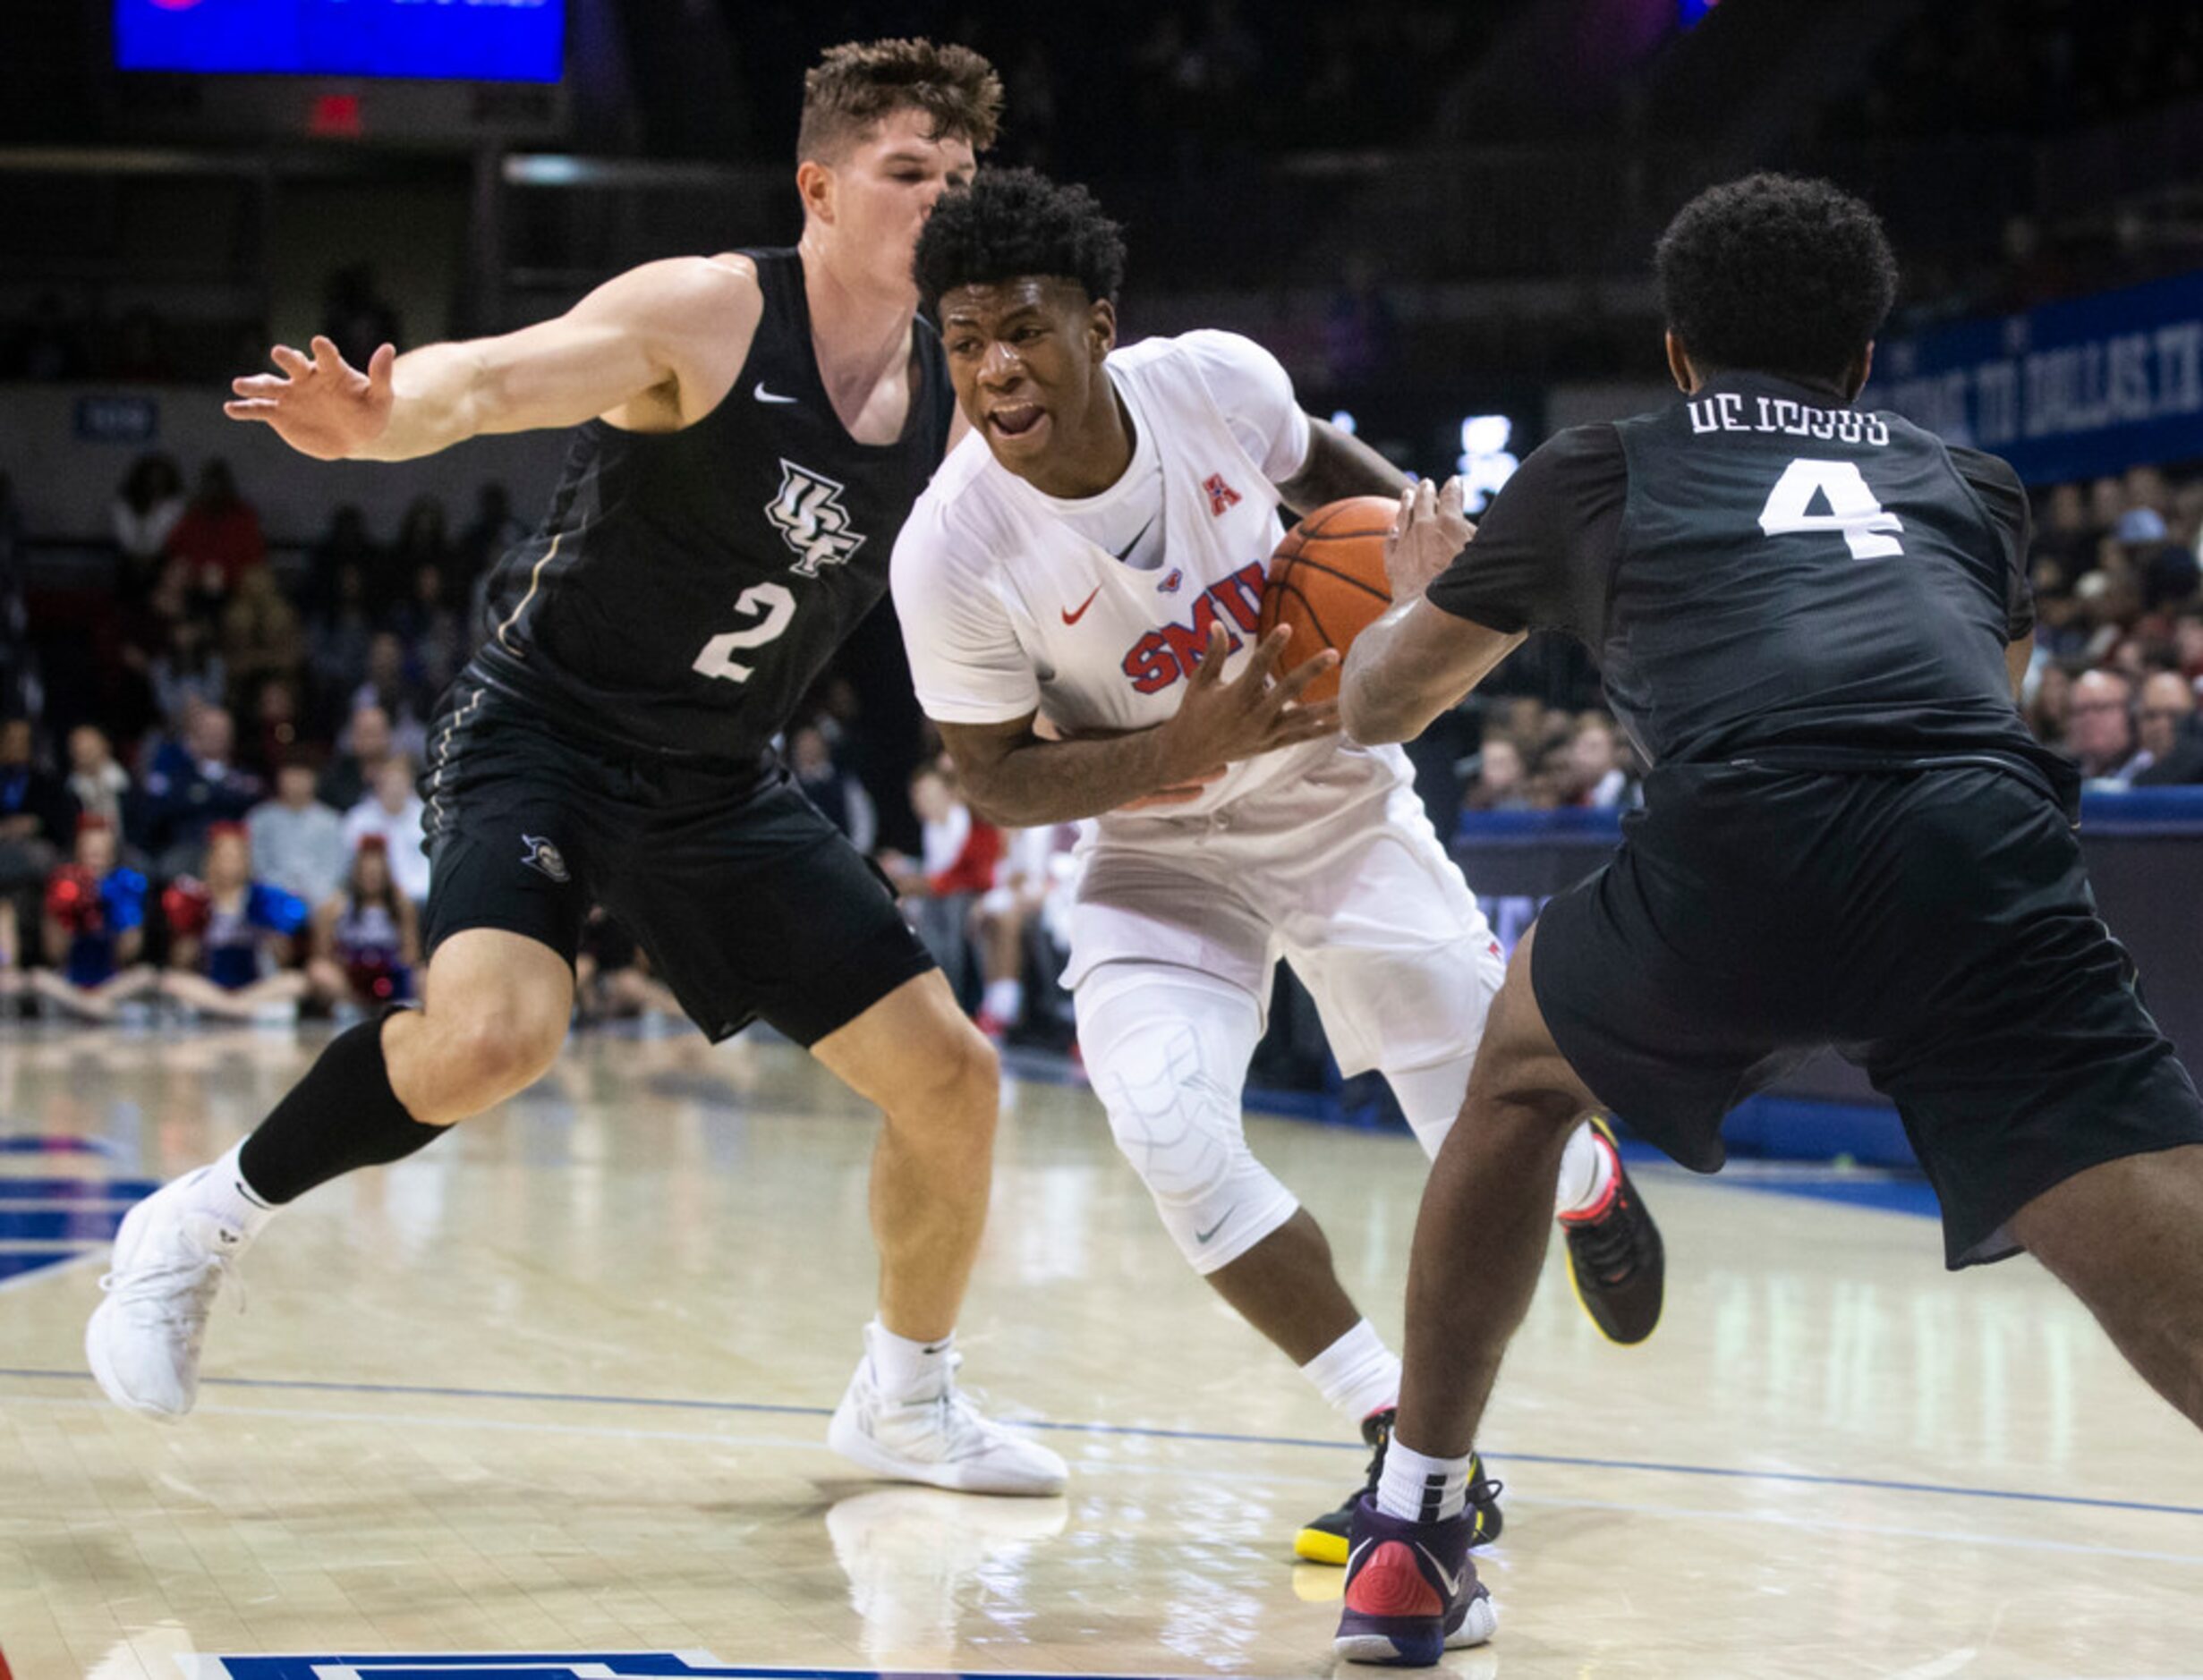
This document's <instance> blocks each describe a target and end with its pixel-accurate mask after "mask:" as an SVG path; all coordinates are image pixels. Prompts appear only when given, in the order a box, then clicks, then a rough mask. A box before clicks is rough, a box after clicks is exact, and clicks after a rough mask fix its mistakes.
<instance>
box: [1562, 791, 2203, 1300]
mask: <svg viewBox="0 0 2203 1680" xmlns="http://www.w3.org/2000/svg"><path fill="white" fill-rule="evenodd" d="M1530 967H1531V974H1530V981H1531V986H1532V988H1533V990H1534V991H1535V994H1536V997H1537V1001H1538V1005H1539V1007H1540V1009H1541V1010H1542V1012H1543V1013H1544V1018H1545V1022H1546V1024H1547V1025H1548V1027H1549V1028H1550V1029H1551V1031H1552V1036H1553V1039H1554V1041H1555V1042H1556V1043H1557V1044H1558V1045H1559V1046H1560V1048H1561V1054H1562V1055H1563V1056H1566V1057H1567V1058H1568V1061H1569V1065H1571V1066H1573V1067H1574V1068H1575V1070H1576V1071H1577V1073H1578V1075H1579V1076H1581V1078H1582V1079H1583V1081H1584V1082H1585V1083H1586V1085H1588V1086H1589V1087H1590V1088H1591V1090H1592V1091H1593V1093H1594V1094H1595V1095H1596V1096H1597V1098H1598V1099H1599V1100H1600V1101H1601V1102H1602V1103H1603V1104H1605V1105H1608V1106H1609V1107H1611V1108H1612V1110H1613V1111H1614V1112H1615V1113H1616V1114H1618V1115H1619V1116H1620V1117H1621V1118H1622V1119H1624V1120H1625V1121H1627V1122H1628V1123H1629V1125H1630V1126H1631V1127H1632V1128H1634V1129H1635V1130H1637V1131H1638V1132H1640V1133H1643V1134H1644V1135H1645V1136H1646V1138H1647V1139H1649V1140H1650V1141H1652V1142H1654V1143H1655V1144H1657V1145H1658V1146H1659V1147H1660V1148H1661V1149H1663V1150H1666V1151H1667V1153H1668V1154H1670V1155H1671V1156H1672V1157H1674V1158H1675V1159H1676V1160H1678V1161H1680V1162H1681V1163H1682V1164H1683V1165H1684V1166H1686V1167H1693V1168H1695V1169H1697V1171H1700V1172H1713V1171H1714V1170H1716V1169H1717V1168H1719V1167H1720V1166H1721V1165H1722V1161H1723V1159H1724V1158H1725V1151H1724V1150H1723V1146H1722V1137H1721V1123H1722V1116H1725V1115H1726V1114H1727V1113H1728V1111H1729V1110H1730V1109H1731V1107H1734V1106H1735V1105H1736V1104H1737V1103H1738V1102H1739V1101H1741V1100H1742V1099H1744V1098H1745V1097H1747V1096H1748V1095H1750V1094H1751V1093H1752V1092H1753V1091H1755V1090H1758V1089H1760V1088H1761V1087H1762V1086H1764V1085H1765V1084H1766V1083H1767V1082H1769V1081H1770V1080H1772V1079H1773V1078H1774V1077H1776V1076H1777V1075H1778V1074H1779V1073H1781V1072H1782V1071H1783V1069H1784V1068H1785V1067H1787V1066H1790V1065H1795V1064H1796V1063H1798V1062H1799V1061H1802V1060H1803V1059H1804V1058H1805V1057H1806V1056H1809V1055H1811V1054H1812V1053H1813V1052H1814V1051H1816V1049H1818V1048H1822V1047H1824V1046H1827V1045H1833V1046H1834V1047H1835V1048H1837V1050H1838V1051H1839V1052H1841V1053H1842V1055H1844V1056H1847V1057H1848V1058H1849V1059H1850V1060H1852V1061H1854V1062H1856V1063H1858V1064H1859V1065H1860V1066H1862V1067H1864V1068H1865V1069H1866V1071H1867V1076H1868V1077H1869V1078H1870V1079H1871V1080H1872V1082H1873V1083H1874V1085H1875V1088H1876V1090H1881V1091H1883V1092H1884V1093H1885V1094H1887V1095H1888V1096H1889V1097H1891V1098H1892V1099H1893V1100H1894V1101H1895V1103H1896V1105H1897V1108H1898V1112H1899V1114H1900V1116H1901V1117H1902V1119H1903V1121H1904V1125H1905V1130H1906V1133H1907V1134H1908V1136H1909V1137H1910V1139H1911V1141H1912V1146H1913V1149H1914V1151H1915V1152H1916V1153H1917V1154H1918V1157H1919V1159H1920V1163H1921V1166H1922V1167H1923V1168H1924V1169H1925V1170H1926V1172H1927V1176H1928V1178H1929V1180H1930V1181H1931V1182H1932V1183H1933V1184H1934V1185H1935V1192H1936V1195H1937V1197H1938V1198H1939V1199H1940V1201H1941V1202H1942V1205H1943V1220H1944V1248H1945V1258H1946V1260H1947V1261H1948V1263H1949V1265H1950V1266H1951V1267H1952V1268H1954V1269H1955V1268H1958V1267H1961V1266H1967V1265H1972V1264H1976V1263H1978V1262H1980V1261H1984V1260H2002V1259H2003V1258H2004V1257H2005V1256H2007V1255H2009V1254H2011V1253H2013V1252H2016V1246H2015V1244H2014V1243H2013V1242H2012V1238H2011V1236H2010V1235H2009V1234H2008V1233H2007V1231H2006V1230H2005V1226H2006V1225H2007V1223H2008V1222H2009V1221H2010V1219H2011V1218H2012V1215H2013V1214H2015V1213H2017V1212H2018V1211H2019V1210H2020V1209H2021V1208H2023V1207H2024V1206H2026V1205H2027V1203H2028V1202H2029V1201H2032V1200H2033V1199H2034V1198H2035V1197H2037V1196H2038V1195H2040V1194H2041V1193H2042V1192H2044V1191H2046V1190H2048V1189H2050V1188H2051V1187H2052V1186H2054V1185H2055V1184H2059V1183H2061V1182H2062V1181H2063V1180H2064V1179H2066V1178H2068V1177H2071V1175H2073V1174H2075V1173H2078V1172H2080V1171H2082V1170H2083V1169H2085V1168H2087V1167H2094V1166H2097V1165H2099V1164H2101V1163H2103V1162H2105V1161H2110V1160H2114V1159H2117V1158H2122V1157H2124V1156H2128V1155H2136V1154H2141V1153H2145V1152H2148V1151H2149V1150H2162V1149H2167V1148H2171V1147H2173V1146H2174V1145H2177V1144H2183V1143H2197V1142H2203V1102H2199V1100H2198V1098H2197V1095H2196V1088H2195V1085H2194V1083H2193V1082H2191V1081H2190V1078H2189V1076H2188V1074H2187V1073H2186V1072H2185V1070H2183V1069H2182V1066H2181V1065H2180V1063H2179V1061H2178V1060H2177V1059H2176V1057H2175V1056H2174V1055H2173V1046H2172V1044H2171V1042H2170V1041H2169V1040H2168V1039H2166V1038H2165V1034H2164V1033H2163V1032H2161V1031H2158V1029H2157V1025H2156V1022H2154V1021H2153V1020H2151V1018H2150V1016H2149V1013H2148V1010H2147V1009H2146V1008H2144V1007H2143V1005H2142V1000H2141V997H2140V995H2139V991H2138V989H2137V986H2136V980H2135V974H2134V967H2133V963H2132V962H2131V960H2130V959H2129V957H2128V955H2127V954H2126V951H2125V950H2124V948H2123V947H2122V946H2120V945H2119V944H2118V942H2117V941H2116V940H2114V938H2112V936H2111V933H2110V931H2109V929H2106V928H2105V925H2104V923H2103V921H2101V920H2100V919H2099V918H2098V916H2097V912H2096V901H2095V897H2094V895H2093V894H2092V893H2091V892H2090V891H2089V888H2088V877H2087V874H2086V872H2085V870H2083V868H2082V865H2081V861H2080V845H2079V844H2078V842H2077V841H2076V840H2075V839H2074V836H2073V834H2072V831H2071V827H2070V825H2069V824H2068V823H2067V821H2066V819H2065V816H2064V813H2063V810H2061V809H2060V807H2059V805H2058V803H2057V802H2056V801H2055V800H2054V798H2053V797H2052V796H2051V795H2050V793H2049V792H2048V790H2047V789H2046V788H2045V787H2042V786H2038V785H2035V784H2034V783H2032V782H2031V781H2029V779H2028V778H2026V777H2025V776H2022V775H2021V774H2020V773H2019V772H2017V771H2016V770H2011V769H2006V768H1997V767H1995V765H1993V764H1989V763H1977V764H1962V765H1956V766H1952V765H1944V766H1939V767H1936V768H1912V769H1895V770H1888V771H1881V770H1876V771H1866V772H1862V771H1854V770H1846V771H1843V772H1842V773H1828V772H1824V771H1820V770H1805V769H1795V768H1774V767H1771V766H1767V765H1764V764H1747V763H1739V764H1728V765H1680V766H1675V767H1663V768H1659V769H1656V770H1655V771H1654V774H1653V776H1652V777H1651V779H1650V780H1649V781H1648V783H1647V784H1646V805H1645V809H1644V810H1642V811H1639V812H1637V813H1634V814H1633V815H1632V817H1631V818H1630V819H1629V820H1628V821H1627V823H1626V824H1625V827H1624V840H1623V844H1622V848H1621V851H1620V853H1618V854H1617V855H1616V856H1615V857H1614V859H1613V860H1612V861H1611V862H1610V863H1609V864H1608V865H1607V866H1606V867H1605V868H1604V869H1603V870H1600V871H1599V872H1598V873H1597V874H1595V875H1594V876H1592V877H1591V878H1589V879H1587V880H1586V881H1583V882H1581V883H1579V884H1578V886H1576V887H1572V888H1570V889H1569V891H1568V892H1566V893H1564V894H1562V895H1561V896H1560V897H1558V898H1555V899H1554V900H1553V901H1552V904H1548V905H1547V906H1546V907H1545V912H1544V915H1543V916H1542V917H1541V918H1540V919H1539V921H1538V926H1537V933H1536V943H1535V946H1534V947H1533V949H1532V954H1531V959H1530Z"/></svg>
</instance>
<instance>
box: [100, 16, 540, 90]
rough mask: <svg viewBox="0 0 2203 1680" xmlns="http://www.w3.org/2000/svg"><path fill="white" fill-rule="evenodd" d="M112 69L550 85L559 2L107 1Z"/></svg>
mask: <svg viewBox="0 0 2203 1680" xmlns="http://www.w3.org/2000/svg"><path fill="white" fill-rule="evenodd" d="M114 5H115V68H117V69H118V70H165V71H199V72H234V73H251V74H263V75H301V76H404V77H416V78H424V79H431V80H439V81H557V80H558V77H559V72H560V69H561V64H560V59H561V55H562V54H563V51H564V48H565V37H566V0H114Z"/></svg>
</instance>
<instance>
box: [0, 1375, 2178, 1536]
mask: <svg viewBox="0 0 2203 1680" xmlns="http://www.w3.org/2000/svg"><path fill="white" fill-rule="evenodd" d="M4 1378H19V1379H27V1380H33V1381H40V1382H47V1381H52V1382H89V1381H91V1380H92V1375H91V1373H90V1372H89V1371H86V1370H28V1369H24V1368H21V1367H9V1366H0V1379H4ZM200 1381H201V1383H202V1384H205V1385H213V1386H219V1387H225V1388H270V1389H276V1390H282V1391H286V1392H299V1391H305V1392H310V1393H319V1394H367V1395H412V1396H421V1397H427V1398H431V1399H447V1400H526V1401H543V1402H548V1403H550V1404H558V1405H601V1406H641V1407H647V1408H655V1409H659V1410H664V1411H677V1412H737V1413H761V1414H770V1415H774V1416H779V1417H806V1418H825V1417H831V1416H833V1409H832V1408H831V1407H830V1406H793V1405H773V1404H769V1403H767V1402H764V1401H759V1400H676V1399H665V1398H659V1397H657V1396H649V1395H595V1394H554V1393H549V1392H546V1391H539V1390H532V1389H521V1388H448V1387H434V1386H430V1385H427V1384H420V1383H375V1382H318V1381H315V1380H313V1379H309V1378H303V1377H299V1378H286V1377H206V1378H202V1379H200ZM1004 1421H1007V1422H1010V1423H1013V1424H1016V1426H1017V1427H1020V1428H1024V1429H1033V1430H1056V1431H1059V1432H1060V1433H1064V1434H1071V1435H1126V1436H1136V1437H1137V1438H1141V1439H1143V1440H1164V1441H1221V1442H1224V1443H1227V1444H1229V1445H1233V1446H1240V1447H1314V1448H1317V1449H1320V1450H1323V1451H1329V1452H1353V1453H1363V1452H1366V1451H1367V1450H1368V1448H1367V1447H1365V1446H1364V1445H1363V1444H1362V1443H1360V1442H1358V1441H1354V1442H1348V1441H1319V1440H1309V1439H1306V1438H1303V1437H1300V1436H1295V1435H1239V1434H1232V1433H1229V1432H1226V1431H1223V1430H1170V1429H1161V1428H1153V1427H1149V1426H1145V1425H1141V1424H1131V1423H1059V1422H1051V1421H1047V1420H1044V1419H1039V1418H1033V1419H1006V1420H1004ZM1484 1454H1485V1456H1486V1457H1488V1458H1489V1459H1491V1460H1492V1462H1493V1463H1494V1464H1502V1465H1503V1464H1508V1463H1510V1462H1511V1463H1515V1464H1561V1465H1566V1466H1569V1467H1570V1468H1574V1469H1583V1470H1638V1471H1654V1472H1660V1473H1662V1474H1664V1475H1672V1476H1706V1477H1712V1478H1715V1479H1718V1480H1722V1481H1794V1482H1800V1483H1803V1484H1805V1485H1807V1486H1808V1487H1821V1488H1867V1489H1874V1490H1876V1491H1878V1492H1884V1493H1927V1494H1940V1495H1943V1496H1945V1497H1947V1498H1959V1499H2004V1500H2010V1501H2012V1502H2013V1503H2016V1504H2022V1505H2054V1506H2079V1507H2082V1508H2085V1509H2088V1510H2097V1511H2142V1512H2148V1513H2150V1514H2152V1515H2159V1516H2203V1506H2194V1505H2157V1504H2152V1503H2150V1502H2148V1501H2146V1500H2140V1499H2089V1498H2076V1497H2074V1496H2073V1495H2071V1494H2063V1493H2026V1492H2020V1491H2019V1490H2017V1489H2009V1488H1959V1487H1952V1486H1950V1485H1948V1484H1945V1483H1942V1482H1934V1481H1888V1480H1884V1479H1883V1478H1880V1477H1875V1476H1824V1475H1818V1474H1816V1473H1814V1472H1810V1471H1797V1470H1735V1469H1730V1468H1727V1467H1725V1466H1722V1465H1719V1464H1663V1463H1661V1462H1659V1461H1657V1460H1653V1459H1642V1458H1586V1457H1580V1456H1578V1455H1573V1454H1568V1453H1512V1452H1509V1451H1507V1450H1506V1449H1505V1448H1504V1447H1487V1448H1484Z"/></svg>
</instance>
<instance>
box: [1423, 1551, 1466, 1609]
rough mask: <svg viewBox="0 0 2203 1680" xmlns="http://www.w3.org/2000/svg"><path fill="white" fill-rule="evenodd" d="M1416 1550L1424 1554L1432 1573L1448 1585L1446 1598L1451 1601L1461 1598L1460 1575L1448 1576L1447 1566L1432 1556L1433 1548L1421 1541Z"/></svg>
mask: <svg viewBox="0 0 2203 1680" xmlns="http://www.w3.org/2000/svg"><path fill="white" fill-rule="evenodd" d="M1415 1548H1416V1550H1417V1551H1419V1552H1421V1553H1422V1554H1423V1558H1424V1561H1425V1563H1427V1564H1429V1565H1430V1566H1431V1571H1432V1573H1433V1574H1435V1575H1436V1576H1437V1577H1438V1578H1439V1579H1440V1580H1441V1581H1442V1582H1445V1583H1446V1597H1447V1598H1449V1599H1458V1598H1459V1597H1460V1596H1461V1577H1460V1576H1459V1575H1450V1574H1447V1573H1446V1566H1445V1565H1443V1564H1442V1563H1440V1562H1439V1561H1438V1559H1436V1558H1435V1557H1432V1556H1431V1548H1429V1547H1427V1546H1425V1544H1424V1543H1423V1542H1422V1541H1421V1540H1417V1541H1416V1544H1415Z"/></svg>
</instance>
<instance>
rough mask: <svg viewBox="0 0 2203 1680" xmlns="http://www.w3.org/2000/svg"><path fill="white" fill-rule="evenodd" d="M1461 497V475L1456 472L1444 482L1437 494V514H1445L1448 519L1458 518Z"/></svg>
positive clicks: (1462, 493)
mask: <svg viewBox="0 0 2203 1680" xmlns="http://www.w3.org/2000/svg"><path fill="white" fill-rule="evenodd" d="M1463 495H1464V491H1463V490H1462V488H1461V475H1460V474H1459V473H1458V472H1457V473H1455V474H1454V475H1453V476H1452V477H1451V478H1450V479H1447V480H1446V482H1445V484H1444V486H1443V487H1442V488H1441V489H1440V490H1439V492H1438V509H1439V512H1441V513H1443V514H1445V516H1446V517H1447V518H1448V519H1459V518H1460V516H1461V501H1462V497H1463Z"/></svg>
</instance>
